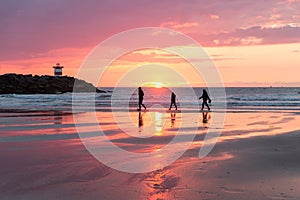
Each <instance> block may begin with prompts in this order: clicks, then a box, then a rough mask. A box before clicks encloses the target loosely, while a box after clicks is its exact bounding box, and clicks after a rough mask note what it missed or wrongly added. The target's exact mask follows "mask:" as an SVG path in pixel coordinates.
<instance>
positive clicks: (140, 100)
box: [138, 87, 146, 111]
mask: <svg viewBox="0 0 300 200" xmlns="http://www.w3.org/2000/svg"><path fill="white" fill-rule="evenodd" d="M138 90H139V108H138V110H139V111H140V110H141V105H142V106H143V107H144V108H145V110H146V106H145V105H144V104H143V100H144V92H143V90H142V88H141V87H139V89H138Z"/></svg>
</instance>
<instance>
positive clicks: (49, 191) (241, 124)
mask: <svg viewBox="0 0 300 200" xmlns="http://www.w3.org/2000/svg"><path fill="white" fill-rule="evenodd" d="M187 114H188V115H189V117H190V119H191V121H190V123H191V124H190V126H195V124H196V125H197V129H198V130H197V135H196V137H195V139H194V142H193V143H192V144H191V146H190V147H189V149H188V150H187V151H186V152H185V153H184V154H183V155H182V156H181V157H180V158H179V159H178V160H176V161H175V162H173V163H172V164H171V165H169V166H165V167H162V168H161V169H158V170H156V171H152V172H148V173H126V172H121V171H118V170H115V169H112V168H110V167H108V166H106V165H104V164H102V163H101V162H99V161H98V160H97V159H95V158H94V157H93V156H92V155H91V154H90V153H89V152H88V151H87V149H86V148H85V146H84V145H83V143H82V141H81V139H80V138H79V136H78V134H77V131H76V127H75V123H74V116H73V114H72V113H71V112H65V111H42V112H38V111H35V112H30V111H27V112H25V111H24V112H7V111H6V112H1V114H0V121H1V123H0V124H1V125H0V161H1V162H0V163H1V170H0V199H1V200H11V199H24V200H25V199H26V200H27V199H28V200H29V199H30V200H31V199H45V200H48V199H72V200H77V199H101V200H104V199H111V200H119V199H145V200H147V199H148V200H162V199H189V200H199V199H206V200H208V199H220V200H221V199H224V200H232V199H238V200H244V199H245V200H246V199H250V200H253V199H256V200H265V199H270V200H273V199H274V200H275V199H289V200H290V199H295V200H296V199H299V198H300V187H299V186H300V145H299V141H300V131H299V118H300V117H299V116H300V115H299V113H297V112H296V111H257V110H255V111H254V110H249V111H247V110H243V111H230V110H229V111H228V112H227V114H226V120H225V124H224V126H222V127H217V125H215V124H211V123H210V122H211V120H212V119H211V118H212V117H213V113H208V116H207V122H206V121H204V120H203V118H202V115H201V114H200V117H195V116H199V113H196V112H191V113H187ZM196 114H197V115H196ZM75 115H77V117H79V118H81V119H84V120H83V121H85V122H84V123H82V124H80V127H81V128H83V129H84V130H85V131H87V132H91V131H93V129H94V128H95V127H97V126H99V123H100V124H101V127H102V129H104V130H105V132H106V133H107V134H108V137H109V138H110V140H111V141H112V142H113V143H114V144H116V145H118V146H120V147H122V148H124V149H125V150H127V151H132V152H151V151H159V150H160V149H161V148H163V147H164V145H166V144H167V143H168V142H169V141H170V140H171V139H172V138H173V137H174V134H176V130H177V128H178V127H179V126H180V124H181V115H182V113H180V112H178V113H176V114H175V116H174V115H172V113H168V112H166V113H165V112H155V111H149V112H145V113H144V112H142V113H138V112H132V113H131V114H130V115H131V116H130V117H131V119H132V123H133V124H135V126H128V127H129V128H131V130H132V133H133V134H137V135H140V136H141V135H142V136H147V134H148V133H147V131H146V130H147V127H150V128H153V129H155V130H157V128H158V129H159V130H157V131H156V134H155V135H153V136H152V137H151V138H147V139H145V138H144V139H143V138H138V139H137V138H136V137H132V136H129V135H126V134H124V133H122V132H121V131H119V130H118V127H117V126H116V124H115V123H112V121H113V120H112V117H113V116H112V114H111V113H110V112H102V111H99V112H97V113H96V116H97V118H98V119H99V123H92V122H91V123H88V122H89V119H88V117H87V116H88V115H87V113H77V114H75ZM153 116H155V117H156V118H155V120H154V122H151V118H153ZM193 124H194V125H193ZM77 125H78V124H77ZM125 126H126V124H125ZM185 128H186V134H188V133H189V129H188V127H185ZM209 128H219V129H221V130H222V134H221V136H220V137H219V139H218V142H217V144H216V145H215V147H214V148H213V150H212V151H211V152H210V153H209V154H208V155H207V156H206V157H205V158H202V159H199V157H198V154H199V149H200V147H201V145H202V144H203V138H204V136H205V134H206V133H207V130H208V129H209ZM140 136H139V137H140ZM174 151H175V149H174ZM116 156H118V155H116ZM124 162H125V161H124ZM126 162H131V160H127V161H126ZM153 164H155V160H154V162H153Z"/></svg>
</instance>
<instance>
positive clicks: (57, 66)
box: [53, 63, 64, 76]
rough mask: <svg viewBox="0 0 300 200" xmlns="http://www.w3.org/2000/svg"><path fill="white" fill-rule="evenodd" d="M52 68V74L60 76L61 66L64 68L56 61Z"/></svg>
mask: <svg viewBox="0 0 300 200" xmlns="http://www.w3.org/2000/svg"><path fill="white" fill-rule="evenodd" d="M53 68H54V76H62V68H64V66H61V65H60V64H59V63H56V65H55V66H53Z"/></svg>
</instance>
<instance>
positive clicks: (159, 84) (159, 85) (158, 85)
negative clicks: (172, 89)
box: [154, 83, 163, 88]
mask: <svg viewBox="0 0 300 200" xmlns="http://www.w3.org/2000/svg"><path fill="white" fill-rule="evenodd" d="M154 86H155V88H162V87H163V84H162V83H155V84H154Z"/></svg>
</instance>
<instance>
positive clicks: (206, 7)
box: [0, 0, 300, 86]
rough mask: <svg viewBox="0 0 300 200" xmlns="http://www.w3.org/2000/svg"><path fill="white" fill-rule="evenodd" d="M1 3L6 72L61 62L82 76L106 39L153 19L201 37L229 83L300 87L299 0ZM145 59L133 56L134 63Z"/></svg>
mask: <svg viewBox="0 0 300 200" xmlns="http://www.w3.org/2000/svg"><path fill="white" fill-rule="evenodd" d="M0 5H1V6H0V27H1V29H0V52H1V54H0V74H5V73H24V74H28V73H32V74H39V75H42V74H53V69H52V66H53V65H55V63H57V62H60V63H62V64H63V65H64V66H65V68H64V74H65V75H70V76H76V74H77V71H78V68H79V67H80V65H81V63H82V62H83V61H84V59H85V57H86V56H87V55H88V53H89V52H90V51H91V50H92V49H93V48H94V47H95V46H97V45H98V44H99V43H100V42H101V41H104V40H105V39H107V38H109V37H110V36H112V35H114V34H117V33H119V32H122V31H126V30H128V29H132V28H140V27H149V26H151V27H165V28H170V29H174V30H176V31H179V32H182V33H184V34H186V35H188V36H189V37H191V38H193V39H195V40H196V41H197V42H198V43H199V44H200V45H202V46H203V48H204V49H205V50H206V51H207V53H208V54H209V55H210V57H211V58H212V59H213V61H214V62H215V64H216V66H217V67H218V69H219V71H220V73H221V75H222V77H223V80H224V82H225V85H227V86H269V85H273V86H300V79H299V74H300V12H299V10H300V0H265V1H252V0H232V1H225V0H198V1H196V0H191V1H179V0H178V1H174V0H162V1H148V0H147V1H146V0H139V1H127V0H125V1H119V0H107V1H103V0H101V1H96V0H87V1H79V0H75V1H71V0H45V1H39V0H27V1H10V0H2V1H1V3H0ZM137 39H139V38H137ZM142 58H143V55H139V57H136V58H130V59H133V61H132V63H130V64H138V63H139V62H142V61H141V60H140V59H142ZM147 58H148V59H151V58H149V56H148V57H147ZM154 59H155V58H154ZM103 85H104V86H109V82H106V83H103Z"/></svg>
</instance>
